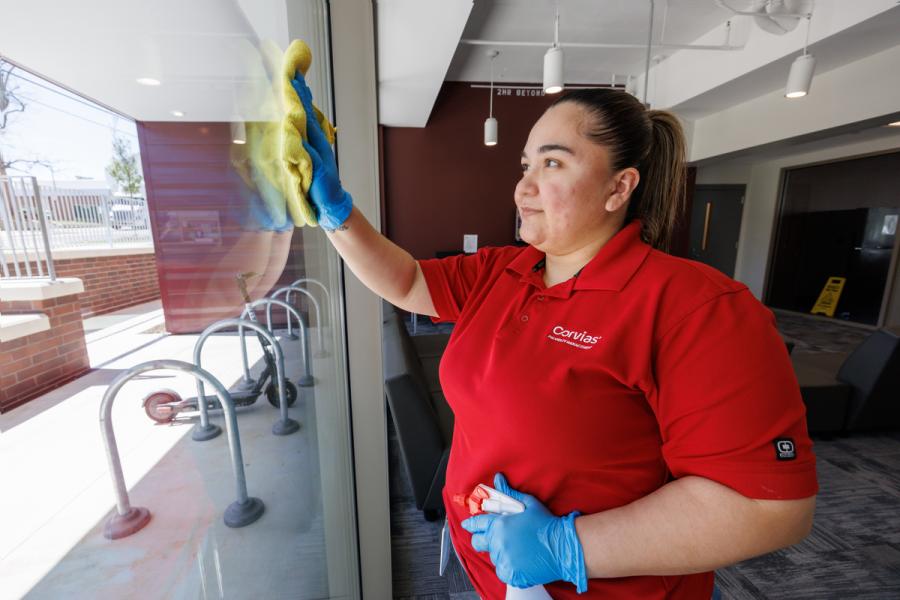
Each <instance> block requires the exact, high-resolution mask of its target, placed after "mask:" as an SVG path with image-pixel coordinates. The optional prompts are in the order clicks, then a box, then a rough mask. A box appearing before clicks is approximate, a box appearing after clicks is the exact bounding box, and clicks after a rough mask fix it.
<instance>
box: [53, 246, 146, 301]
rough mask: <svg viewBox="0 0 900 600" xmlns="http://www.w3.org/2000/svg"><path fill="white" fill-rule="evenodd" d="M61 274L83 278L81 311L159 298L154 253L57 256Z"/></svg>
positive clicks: (58, 270) (57, 271)
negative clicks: (81, 256)
mask: <svg viewBox="0 0 900 600" xmlns="http://www.w3.org/2000/svg"><path fill="white" fill-rule="evenodd" d="M53 262H54V265H55V266H56V274H57V275H58V276H59V277H77V278H79V279H81V280H82V282H84V292H83V293H82V294H81V314H82V316H85V317H90V316H92V315H99V314H103V313H108V312H112V311H114V310H118V309H120V308H126V307H128V306H134V305H135V304H140V303H141V302H147V301H149V300H155V299H156V298H159V278H158V277H157V274H156V259H155V257H154V256H153V254H152V253H146V254H128V255H124V256H93V257H90V258H69V259H61V260H54V261H53Z"/></svg>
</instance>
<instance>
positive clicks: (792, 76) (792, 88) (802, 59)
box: [784, 17, 816, 98]
mask: <svg viewBox="0 0 900 600" xmlns="http://www.w3.org/2000/svg"><path fill="white" fill-rule="evenodd" d="M810 21H811V18H810V17H807V19H806V41H805V42H804V43H803V54H801V55H800V56H798V57H797V58H795V59H794V63H793V64H792V65H791V71H790V73H788V80H787V86H786V87H785V89H784V97H785V98H802V97H803V96H805V95H806V94H808V93H809V86H810V84H811V83H812V78H813V72H814V71H815V70H816V59H815V57H814V56H813V55H812V54H809V53H808V52H807V51H806V47H807V46H808V45H809V23H810Z"/></svg>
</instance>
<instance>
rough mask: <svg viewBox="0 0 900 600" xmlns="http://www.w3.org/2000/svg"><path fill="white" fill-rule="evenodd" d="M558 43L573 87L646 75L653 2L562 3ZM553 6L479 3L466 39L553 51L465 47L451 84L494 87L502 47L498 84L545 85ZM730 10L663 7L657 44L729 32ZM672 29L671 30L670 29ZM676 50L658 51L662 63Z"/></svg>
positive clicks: (525, 0)
mask: <svg viewBox="0 0 900 600" xmlns="http://www.w3.org/2000/svg"><path fill="white" fill-rule="evenodd" d="M558 4H559V41H560V45H561V46H563V48H564V50H565V53H566V66H565V68H566V81H567V83H575V84H578V83H584V84H607V83H609V82H610V80H611V78H612V76H613V75H617V76H618V78H619V80H621V81H622V82H624V76H626V75H637V74H640V73H642V72H643V71H644V63H645V59H646V44H647V33H648V25H649V22H650V2H649V0H607V1H603V2H597V1H596V0H561V1H560V2H558ZM556 5H557V3H556V2H554V0H479V1H478V2H476V3H475V5H474V7H473V9H472V14H471V16H470V18H469V21H468V23H467V24H466V28H465V30H464V31H463V36H462V37H463V38H464V39H476V40H491V41H518V42H543V43H546V46H530V47H529V46H508V47H504V46H494V45H488V46H481V45H479V46H473V45H469V44H465V43H463V44H460V45H459V47H458V48H457V49H456V53H455V54H454V56H453V61H452V62H451V64H450V69H449V71H448V73H447V79H448V80H450V81H487V80H488V79H489V77H490V59H489V58H487V56H486V53H485V51H486V50H487V49H489V48H497V49H498V50H500V52H501V54H500V56H498V57H497V59H496V64H495V72H496V74H497V79H498V80H499V81H507V82H516V83H526V82H531V83H539V82H540V81H541V77H542V65H543V56H544V52H545V51H546V50H547V47H549V45H550V44H551V43H552V42H553V35H554V26H553V21H554V13H555V10H556ZM728 17H729V13H728V11H726V10H724V9H721V8H718V7H717V6H716V5H715V3H714V2H712V0H669V2H665V1H664V0H663V1H660V0H657V2H656V4H655V10H654V18H653V29H654V32H655V33H654V36H653V39H654V43H657V44H658V43H660V42H661V41H662V42H665V43H667V44H688V43H690V42H691V41H693V40H694V39H696V38H698V37H700V36H701V35H702V34H704V33H706V32H707V31H709V30H711V29H714V28H715V27H718V26H720V25H722V24H723V23H724V22H725V21H726V20H727V19H728ZM663 26H665V30H663ZM571 43H605V44H634V45H636V46H638V47H636V48H622V49H618V48H606V49H598V48H579V47H574V48H571V47H570V48H567V47H566V46H567V44H571ZM672 52H674V50H665V49H661V48H654V51H653V57H655V58H661V57H663V56H665V55H667V54H671V53H672Z"/></svg>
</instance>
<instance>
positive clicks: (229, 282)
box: [137, 122, 304, 333]
mask: <svg viewBox="0 0 900 600" xmlns="http://www.w3.org/2000/svg"><path fill="white" fill-rule="evenodd" d="M137 129H138V139H139V141H140V147H141V160H142V162H143V170H144V179H145V182H146V188H147V201H148V206H149V211H150V221H151V224H152V228H153V238H154V245H155V248H156V269H157V271H158V274H159V287H160V295H161V299H162V305H163V311H164V314H165V319H166V329H167V330H168V331H170V332H173V333H188V332H198V331H201V330H203V329H204V328H205V327H206V326H207V325H209V324H210V323H212V322H213V321H216V320H218V319H222V318H227V317H236V316H239V314H240V312H241V309H242V307H243V301H242V299H241V297H240V294H239V292H238V288H237V286H236V284H235V279H234V276H235V275H236V274H237V273H243V272H248V271H253V272H256V273H261V274H263V275H262V276H261V277H257V278H254V279H252V280H251V284H250V292H251V297H253V298H254V299H255V298H259V297H262V296H264V295H266V293H267V292H269V290H271V289H272V288H273V287H274V286H276V285H280V284H286V283H290V282H292V281H295V280H296V279H298V278H300V277H303V274H304V273H303V268H302V263H303V261H302V260H301V258H302V250H301V248H302V230H300V229H296V230H294V231H290V232H287V233H280V234H278V233H274V232H271V231H265V230H263V229H261V228H260V227H259V226H257V224H256V222H255V220H254V218H253V216H252V214H251V211H250V210H249V207H250V205H251V203H252V202H254V199H253V198H254V196H255V195H256V194H257V193H256V191H255V189H253V188H252V187H251V186H250V185H248V184H246V183H245V182H244V180H243V179H242V178H241V177H240V176H239V175H238V173H237V171H236V168H235V166H234V165H235V164H237V165H238V166H239V167H240V166H241V162H240V160H239V159H238V160H235V157H234V155H233V154H234V152H235V149H234V148H233V147H232V146H233V144H232V143H231V135H230V126H229V124H228V123H171V122H139V123H137ZM257 197H258V196H257ZM276 312H279V311H276Z"/></svg>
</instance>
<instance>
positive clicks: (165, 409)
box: [142, 273, 297, 423]
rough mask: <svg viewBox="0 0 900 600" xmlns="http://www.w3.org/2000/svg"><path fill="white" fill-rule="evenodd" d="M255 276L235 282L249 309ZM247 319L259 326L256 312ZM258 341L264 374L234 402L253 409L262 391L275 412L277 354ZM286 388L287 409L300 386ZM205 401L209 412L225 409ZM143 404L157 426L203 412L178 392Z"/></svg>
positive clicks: (166, 391) (261, 339)
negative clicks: (249, 281) (250, 286)
mask: <svg viewBox="0 0 900 600" xmlns="http://www.w3.org/2000/svg"><path fill="white" fill-rule="evenodd" d="M256 275H257V274H256V273H240V274H238V275H236V276H235V279H237V285H238V289H239V290H240V291H241V296H242V297H243V298H244V306H245V307H248V306H249V305H250V302H251V301H250V294H249V293H248V292H247V279H248V278H250V277H254V276H256ZM247 315H248V317H249V319H250V320H251V321H253V322H254V323H257V322H258V321H257V319H256V313H255V312H254V311H252V310H249V311H247ZM256 337H257V338H258V339H259V343H260V344H261V345H262V349H263V360H264V361H265V367H263V370H262V372H261V373H260V374H259V377H258V378H257V380H256V382H255V383H254V384H253V386H252V387H250V388H249V389H242V390H240V391H234V392H231V398H232V399H233V400H234V405H235V407H239V406H250V405H251V404H253V403H254V402H256V399H257V398H259V395H260V394H261V393H262V392H263V389H265V394H266V400H268V401H269V404H271V405H272V406H274V407H275V408H278V407H279V406H278V384H277V383H276V381H275V377H276V373H277V368H276V366H275V353H274V351H273V350H272V347H271V344H270V343H269V340H267V339H266V338H265V337H263V336H262V335H260V334H259V333H257V334H256ZM269 380H271V381H269ZM267 382H268V384H267ZM284 385H285V387H284V392H285V396H286V399H287V404H288V406H292V405H293V404H294V402H296V401H297V386H295V385H294V384H293V383H291V382H290V381H289V380H288V379H287V378H285V380H284ZM204 399H205V401H206V407H207V408H208V409H212V410H215V409H221V408H222V406H221V405H220V404H219V400H218V398H217V397H216V396H214V395H209V396H206V397H205V398H204ZM142 404H143V406H144V412H145V413H147V416H148V417H150V418H151V419H153V420H154V421H156V422H157V423H171V422H172V421H174V420H175V418H176V417H177V416H178V414H179V413H181V412H186V411H191V412H193V411H197V410H199V408H200V407H199V405H198V404H197V398H188V399H186V400H183V399H182V398H181V396H180V395H179V394H178V392H176V391H174V390H171V389H163V390H157V391H155V392H152V393H151V394H149V395H147V396H146V397H145V398H144V400H143V402H142Z"/></svg>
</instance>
